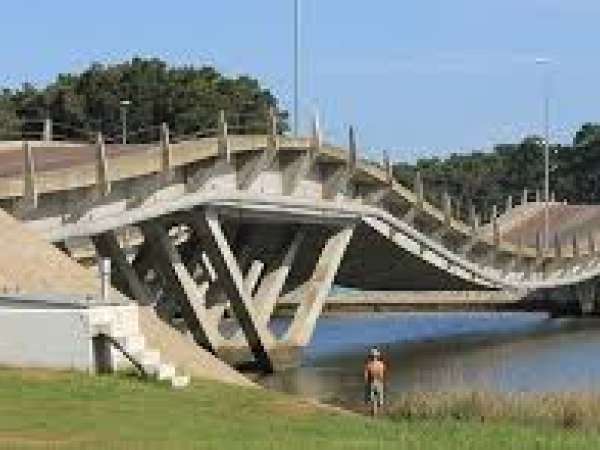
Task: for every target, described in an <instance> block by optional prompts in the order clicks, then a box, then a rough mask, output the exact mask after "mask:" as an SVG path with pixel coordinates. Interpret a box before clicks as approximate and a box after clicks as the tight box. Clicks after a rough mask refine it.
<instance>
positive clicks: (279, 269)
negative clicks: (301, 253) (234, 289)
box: [253, 230, 306, 326]
mask: <svg viewBox="0 0 600 450" xmlns="http://www.w3.org/2000/svg"><path fill="white" fill-rule="evenodd" d="M305 237H306V233H305V232H304V231H302V230H299V231H297V232H296V233H295V234H294V237H293V239H292V241H291V243H290V245H289V246H288V248H287V250H286V251H285V253H284V254H283V258H281V260H279V261H276V262H275V263H274V267H273V270H271V271H270V272H269V273H267V274H265V276H264V277H263V279H262V280H261V282H260V285H259V286H258V288H257V290H256V294H255V295H254V298H253V302H254V305H255V307H256V311H257V314H258V318H259V320H260V321H261V322H262V323H263V324H264V325H265V326H266V325H267V323H268V322H269V319H270V318H271V315H272V314H273V311H274V310H275V306H276V305H277V299H278V298H279V295H280V294H281V291H282V290H283V286H284V285H285V281H286V279H287V277H288V275H289V273H290V270H291V269H292V264H293V262H294V260H295V259H296V255H297V254H298V250H299V249H300V246H301V245H302V242H304V239H305Z"/></svg>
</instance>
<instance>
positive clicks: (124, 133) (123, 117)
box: [121, 100, 131, 145]
mask: <svg viewBox="0 0 600 450" xmlns="http://www.w3.org/2000/svg"><path fill="white" fill-rule="evenodd" d="M129 105H131V101H130V100H121V132H122V139H121V142H122V143H123V145H125V144H127V107H128V106H129Z"/></svg>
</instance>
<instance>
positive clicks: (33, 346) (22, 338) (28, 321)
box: [0, 305, 139, 372]
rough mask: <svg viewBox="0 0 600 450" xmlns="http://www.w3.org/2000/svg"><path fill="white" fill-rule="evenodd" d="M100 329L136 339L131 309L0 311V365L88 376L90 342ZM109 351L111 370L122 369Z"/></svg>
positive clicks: (120, 360)
mask: <svg viewBox="0 0 600 450" xmlns="http://www.w3.org/2000/svg"><path fill="white" fill-rule="evenodd" d="M105 325H108V326H109V329H110V330H111V331H112V333H113V334H115V335H117V336H130V335H137V334H138V333H139V326H138V312H137V306H135V305H128V306H99V307H91V308H77V307H73V308H68V307H55V306H47V307H44V306H43V305H42V306H40V305H35V306H33V305H32V306H2V307H0V365H2V366H9V367H44V368H52V369H70V370H82V371H89V372H92V371H94V370H95V358H94V351H93V346H92V337H93V336H94V335H95V334H97V333H98V330H99V329H100V328H99V327H102V326H105ZM110 352H111V353H110V359H111V364H112V366H113V367H115V368H123V367H125V366H126V360H125V359H124V358H123V357H122V356H121V355H120V354H119V353H118V352H117V351H116V350H113V349H111V350H110Z"/></svg>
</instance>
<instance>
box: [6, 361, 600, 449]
mask: <svg viewBox="0 0 600 450" xmlns="http://www.w3.org/2000/svg"><path fill="white" fill-rule="evenodd" d="M0 417H1V418H2V420H0V448H12V449H28V448H36V449H37V448H52V449H90V450H93V449H106V448H110V449H132V448H133V449H142V448H143V449H173V450H178V449H192V448H215V449H217V448H218V449H224V450H226V449H238V448H239V449H242V448H243V449H264V448H271V449H279V448H281V449H292V450H293V449H302V450H308V449H321V448H326V449H352V448H355V449H369V448H373V449H375V448H377V449H388V448H389V449H396V448H403V449H423V450H425V449H427V450H431V449H433V450H435V449H440V450H441V449H444V450H452V449H457V450H458V449H461V450H462V449H480V448H486V449H487V450H497V449H498V450H499V449H513V448H544V449H552V448H556V449H559V448H560V449H578V450H580V449H587V448H589V449H593V448H597V443H598V441H599V440H600V434H598V433H596V432H594V431H591V430H582V431H580V432H576V433H575V432H573V430H565V429H564V428H558V427H552V426H546V425H541V424H536V425H534V424H526V425H524V424H515V423H507V424H505V423H483V424H482V423H480V422H479V423H478V422H475V421H468V422H462V421H457V420H452V419H447V418H443V419H440V420H430V419H426V420H425V419H418V418H411V419H410V420H407V419H405V418H403V417H398V418H397V419H396V420H387V419H381V420H379V419H378V420H372V419H370V418H366V417H361V416H358V415H348V414H342V413H338V412H335V411H333V410H331V409H325V408H321V407H319V406H318V405H315V404H314V403H313V402H310V401H307V400H302V399H298V398H295V397H291V396H286V395H282V394H278V393H274V392H269V391H266V390H263V389H256V388H248V387H240V386H233V385H225V384H221V383H217V382H209V381H200V380H194V381H193V382H192V385H191V387H190V388H188V389H184V390H180V391H173V390H171V389H170V388H168V387H167V386H165V385H162V384H159V383H144V382H141V381H139V380H138V379H137V378H133V377H125V376H104V377H90V376H87V375H84V374H73V373H60V372H48V371H15V370H0Z"/></svg>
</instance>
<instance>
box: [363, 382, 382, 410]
mask: <svg viewBox="0 0 600 450" xmlns="http://www.w3.org/2000/svg"><path fill="white" fill-rule="evenodd" d="M371 401H374V402H377V406H378V407H380V408H381V407H382V406H383V381H372V382H370V383H369V384H367V387H366V392H365V402H366V403H369V402H371Z"/></svg>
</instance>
